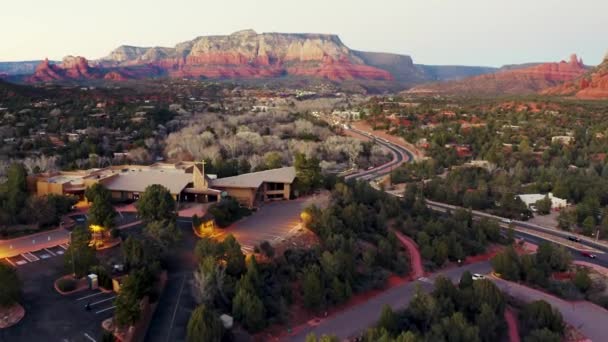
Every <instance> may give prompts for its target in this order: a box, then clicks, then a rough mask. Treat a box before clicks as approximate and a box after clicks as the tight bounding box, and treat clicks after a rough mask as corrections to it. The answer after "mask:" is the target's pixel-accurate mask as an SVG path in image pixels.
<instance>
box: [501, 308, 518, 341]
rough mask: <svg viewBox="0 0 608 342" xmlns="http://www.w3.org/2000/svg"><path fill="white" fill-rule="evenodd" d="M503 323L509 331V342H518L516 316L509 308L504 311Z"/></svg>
mask: <svg viewBox="0 0 608 342" xmlns="http://www.w3.org/2000/svg"><path fill="white" fill-rule="evenodd" d="M505 321H507V328H508V329H509V342H520V339H519V326H518V325H517V314H515V312H514V311H513V309H511V308H507V309H506V310H505Z"/></svg>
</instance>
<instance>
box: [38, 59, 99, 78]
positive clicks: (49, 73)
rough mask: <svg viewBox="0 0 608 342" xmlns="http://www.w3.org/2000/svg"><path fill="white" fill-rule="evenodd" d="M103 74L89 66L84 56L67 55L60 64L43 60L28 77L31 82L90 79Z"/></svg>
mask: <svg viewBox="0 0 608 342" xmlns="http://www.w3.org/2000/svg"><path fill="white" fill-rule="evenodd" d="M102 77H103V74H102V73H101V72H100V71H99V70H97V69H95V68H92V67H90V66H89V62H88V61H87V60H86V58H84V57H74V56H67V57H65V58H64V59H63V61H62V62H61V63H59V64H51V63H50V62H49V60H48V59H45V60H43V61H42V62H41V63H40V64H38V66H37V67H36V70H35V71H34V74H33V75H32V76H30V77H29V78H28V80H29V81H30V82H53V81H66V80H88V79H98V78H102Z"/></svg>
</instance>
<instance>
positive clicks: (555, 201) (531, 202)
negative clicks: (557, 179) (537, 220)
mask: <svg viewBox="0 0 608 342" xmlns="http://www.w3.org/2000/svg"><path fill="white" fill-rule="evenodd" d="M546 196H548V197H549V199H550V200H551V209H552V210H556V209H561V208H565V207H566V206H567V205H568V201H567V200H565V199H562V198H559V197H555V196H553V194H552V193H548V194H524V195H518V196H517V197H519V199H521V200H522V202H524V203H525V204H526V206H527V207H528V208H529V209H530V210H532V211H536V202H538V201H539V200H541V199H543V198H545V197H546Z"/></svg>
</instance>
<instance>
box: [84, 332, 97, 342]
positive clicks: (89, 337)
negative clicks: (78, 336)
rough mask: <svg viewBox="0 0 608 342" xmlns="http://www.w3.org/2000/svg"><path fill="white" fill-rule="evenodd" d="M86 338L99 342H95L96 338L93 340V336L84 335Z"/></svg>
mask: <svg viewBox="0 0 608 342" xmlns="http://www.w3.org/2000/svg"><path fill="white" fill-rule="evenodd" d="M84 337H86V338H88V339H89V341H92V342H97V341H95V339H94V338H92V337H91V336H89V334H87V333H84Z"/></svg>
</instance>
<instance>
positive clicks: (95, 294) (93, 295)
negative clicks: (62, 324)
mask: <svg viewBox="0 0 608 342" xmlns="http://www.w3.org/2000/svg"><path fill="white" fill-rule="evenodd" d="M100 294H104V292H101V291H99V292H97V293H93V294H90V295H88V296H84V297H80V298H78V299H76V300H83V299H87V298H91V297H95V296H99V295H100Z"/></svg>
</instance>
